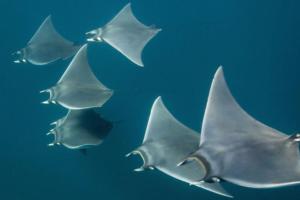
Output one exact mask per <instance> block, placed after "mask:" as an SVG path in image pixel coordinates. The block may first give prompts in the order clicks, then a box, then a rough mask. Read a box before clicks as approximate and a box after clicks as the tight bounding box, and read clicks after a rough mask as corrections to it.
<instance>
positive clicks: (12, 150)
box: [0, 0, 300, 200]
mask: <svg viewBox="0 0 300 200" xmlns="http://www.w3.org/2000/svg"><path fill="white" fill-rule="evenodd" d="M126 3H127V1H125V0H87V1H82V0H52V1H50V0H48V1H40V0H27V1H22V0H1V1H0V8H1V12H0V22H1V31H0V36H1V37H0V38H1V48H0V55H1V61H0V62H1V63H0V66H1V67H0V76H1V78H0V91H1V98H0V103H1V107H2V109H1V115H0V116H1V118H0V119H1V146H0V150H1V151H0V158H1V161H0V199H4V200H35V199H37V200H38V199H43V200H53V199H59V200H60V199H72V200H79V199H109V200H119V199H130V200H140V199H143V200H153V199H162V200H163V199H182V200H183V199H184V200H185V199H205V200H210V199H225V198H224V197H221V196H217V195H215V194H212V193H210V192H207V191H205V190H202V189H200V188H196V187H190V186H188V185H187V184H185V183H183V182H180V181H177V180H175V179H173V178H171V177H168V176H166V175H165V174H162V173H160V172H158V171H150V172H143V173H134V172H132V170H133V169H134V168H136V167H138V166H139V165H140V164H141V161H140V160H139V159H138V158H130V159H127V158H125V157H124V155H125V154H126V153H128V152H130V151H131V150H132V149H134V148H135V147H137V146H138V145H139V144H140V143H141V142H142V139H143V135H144V130H145V126H146V123H147V118H148V115H149V111H150V107H151V105H152V102H153V100H154V99H155V98H156V97H157V96H158V95H161V96H162V97H163V100H164V102H165V103H166V105H167V107H168V108H169V109H170V111H171V112H172V113H173V114H174V115H175V116H176V117H177V118H178V119H179V120H180V121H182V122H183V123H184V124H186V125H187V126H189V127H191V128H193V129H195V130H198V131H199V130H200V125H201V120H202V117H203V112H204V107H205V103H206V99H207V95H208V90H209V86H210V82H211V80H212V77H213V74H214V72H215V70H216V69H217V66H218V65H223V66H224V72H225V76H226V79H227V81H228V84H229V86H230V88H231V90H232V93H233V94H234V96H235V97H236V99H237V100H238V102H239V103H240V104H241V105H242V107H243V108H244V109H245V110H247V111H248V112H249V113H250V114H251V115H253V116H255V117H256V118H257V119H259V120H260V121H262V122H264V123H266V124H268V125H270V126H272V127H274V128H276V129H279V130H281V131H283V132H285V133H287V134H292V133H296V132H297V131H299V130H300V125H299V121H300V115H299V113H300V90H299V85H300V79H299V72H300V68H299V67H300V28H299V24H300V13H299V9H300V1H297V0H289V1H287V0H265V1H261V0H244V1H240V0H199V1H194V0H186V1H182V0H173V1H166V0H165V1H162V0H151V1H141V0H139V1H138V0H132V7H133V11H134V13H135V14H136V16H137V17H138V18H139V19H140V20H141V21H143V22H145V23H146V24H149V25H150V24H156V25H157V26H158V27H161V28H162V29H163V31H162V32H160V33H159V34H158V35H157V37H155V38H154V39H153V40H152V41H151V42H150V43H149V45H148V46H147V47H146V48H145V51H144V54H143V60H144V63H145V68H139V67H137V66H135V65H134V64H132V63H131V62H130V61H128V60H127V59H126V58H125V57H123V56H122V55H121V54H120V53H118V52H117V51H115V50H114V49H113V48H111V47H110V46H108V45H101V44H99V45H96V44H95V45H91V46H89V60H90V64H91V66H92V67H93V70H94V72H95V74H96V75H97V77H98V78H99V79H100V80H101V81H102V82H103V83H105V84H106V85H107V86H109V87H110V88H113V89H115V90H116V93H115V95H114V96H113V98H112V99H111V100H110V101H109V102H108V103H107V104H106V105H105V106H104V108H103V109H101V110H100V112H101V113H102V115H104V116H105V117H106V118H108V119H110V120H116V121H118V120H121V121H122V122H121V123H119V124H118V125H117V126H116V127H115V129H114V130H113V131H112V132H111V134H110V135H109V136H108V138H107V140H106V141H105V142H104V144H102V145H101V146H98V147H96V148H93V149H91V150H89V151H88V154H87V156H84V155H82V154H81V153H79V152H77V151H71V150H69V149H66V148H64V147H60V146H58V147H52V148H50V147H48V146H47V144H48V143H50V142H51V140H52V138H51V137H50V136H46V135H45V133H47V132H48V130H49V129H50V126H49V125H48V124H49V123H50V122H52V121H55V120H56V119H58V118H60V117H62V116H63V115H64V114H65V113H66V110H64V109H63V108H61V107H59V106H56V105H49V106H45V105H41V104H40V102H41V101H42V100H45V99H46V98H47V97H46V96H44V95H41V94H39V91H40V90H42V89H46V88H48V87H49V86H52V85H53V84H54V83H55V82H56V81H57V80H58V79H59V77H60V76H61V74H62V73H63V72H64V70H65V69H66V66H67V65H68V62H69V60H68V61H60V62H56V63H54V64H51V65H48V66H44V67H38V66H33V65H28V64H27V65H16V64H13V63H12V62H11V61H12V60H11V55H10V54H11V53H12V52H14V51H15V50H17V49H19V48H21V47H23V46H24V45H25V44H26V42H27V41H28V40H29V39H30V37H31V36H32V34H33V33H34V32H35V30H36V29H37V27H38V26H39V25H40V23H41V22H42V21H43V20H44V18H45V17H46V16H47V15H49V14H52V19H53V23H54V24H55V26H56V28H57V29H58V30H59V32H60V33H61V34H63V35H64V36H65V37H66V38H69V39H71V40H73V41H77V42H82V41H83V40H84V33H85V32H86V31H89V30H91V29H93V28H96V27H98V26H101V25H103V24H105V23H106V22H107V21H108V20H110V19H111V18H112V17H113V16H114V15H115V14H116V13H117V12H118V11H119V10H120V9H121V8H122V7H123V6H124V5H125V4H126ZM226 189H227V190H229V191H230V192H231V193H232V194H233V195H234V196H235V199H243V200H248V199H249V200H250V199H256V200H261V199H266V198H268V199H272V200H281V199H292V198H294V199H299V196H300V186H293V187H286V188H280V189H271V190H254V189H247V188H242V187H238V186H233V185H230V184H226Z"/></svg>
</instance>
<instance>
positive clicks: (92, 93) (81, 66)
mask: <svg viewBox="0 0 300 200" xmlns="http://www.w3.org/2000/svg"><path fill="white" fill-rule="evenodd" d="M41 92H49V93H50V98H49V99H48V100H47V101H44V102H43V103H44V104H49V103H58V104H60V105H62V106H63V107H65V108H67V109H73V110H77V109H85V108H94V107H101V106H102V105H103V104H104V103H105V102H106V101H107V100H108V99H110V97H111V96H112V95H113V91H112V90H111V89H109V88H107V87H106V86H105V85H103V84H102V83H101V82H100V81H99V80H98V79H97V78H96V76H95V75H94V74H93V72H92V70H91V68H90V66H89V64H88V60H87V45H84V46H83V47H82V48H81V49H80V50H79V51H78V53H77V54H76V56H75V57H74V58H73V60H72V62H71V63H70V65H69V66H68V68H67V70H66V71H65V73H64V74H63V76H62V77H61V78H60V80H59V81H58V83H57V84H56V85H55V86H53V87H52V88H50V89H47V90H43V91H41Z"/></svg>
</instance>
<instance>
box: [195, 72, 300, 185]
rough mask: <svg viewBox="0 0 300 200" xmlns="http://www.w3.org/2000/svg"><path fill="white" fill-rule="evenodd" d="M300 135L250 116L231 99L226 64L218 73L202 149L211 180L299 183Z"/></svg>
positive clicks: (266, 183)
mask: <svg viewBox="0 0 300 200" xmlns="http://www.w3.org/2000/svg"><path fill="white" fill-rule="evenodd" d="M298 142H299V135H298V134H297V135H294V136H288V135H285V134H283V133H281V132H279V131H277V130H275V129H272V128H270V127H268V126H266V125H264V124H262V123H261V122H259V121H257V120H255V119H254V118H252V117H251V116H249V115H248V114H247V113H246V112H245V111H244V110H242V108H241V107H240V106H239V105H238V104H237V102H236V101H235V100H234V98H233V97H232V95H231V93H230V91H229V89H228V87H227V84H226V82H225V79H224V76H223V71H222V68H219V69H218V71H217V72H216V74H215V77H214V80H213V83H212V86H211V90H210V94H209V98H208V103H207V108H206V111H205V116H204V120H203V124H202V133H201V140H200V148H199V150H198V151H197V152H196V153H195V154H194V156H197V157H198V160H201V159H203V158H204V159H205V160H206V163H208V164H207V165H206V167H207V168H208V170H207V171H208V173H207V175H206V179H207V180H211V178H212V177H219V178H221V179H223V180H226V181H229V182H232V183H235V184H238V185H241V186H245V187H252V188H271V187H280V186H286V185H292V184H298V183H299V182H300V159H299V158H300V157H299V146H298Z"/></svg>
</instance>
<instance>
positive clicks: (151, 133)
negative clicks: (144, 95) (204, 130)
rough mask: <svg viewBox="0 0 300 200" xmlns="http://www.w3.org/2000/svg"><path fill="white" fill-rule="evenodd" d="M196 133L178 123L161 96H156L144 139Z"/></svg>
mask: <svg viewBox="0 0 300 200" xmlns="http://www.w3.org/2000/svg"><path fill="white" fill-rule="evenodd" d="M195 134H198V133H197V132H195V131H193V130H192V129H190V128H188V127H186V126H185V125H183V124H182V123H180V122H179V121H178V120H177V119H175V117H173V115H172V114H171V113H170V112H169V111H168V109H167V108H166V107H165V105H164V103H163V101H162V99H161V97H158V98H157V99H156V100H155V102H154V104H153V106H152V109H151V114H150V117H149V121H148V125H147V129H146V133H145V137H144V141H143V142H146V141H155V140H160V139H163V138H169V139H170V140H172V139H173V138H175V139H178V137H179V138H184V136H185V135H192V136H194V135H195Z"/></svg>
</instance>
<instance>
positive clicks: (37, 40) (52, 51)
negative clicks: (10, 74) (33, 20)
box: [13, 16, 80, 65]
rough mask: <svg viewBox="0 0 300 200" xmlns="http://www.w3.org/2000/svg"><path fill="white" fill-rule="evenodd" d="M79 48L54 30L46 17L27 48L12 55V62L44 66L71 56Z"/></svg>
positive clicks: (49, 19)
mask: <svg viewBox="0 0 300 200" xmlns="http://www.w3.org/2000/svg"><path fill="white" fill-rule="evenodd" d="M79 48H80V46H79V45H74V43H73V42H70V41H68V40H66V39H65V38H63V37H62V36H61V35H60V34H59V33H58V32H57V31H56V30H55V28H54V26H53V24H52V20H51V16H48V17H47V18H46V19H45V20H44V22H43V23H42V25H41V26H40V27H39V29H38V30H37V31H36V33H35V34H34V35H33V37H32V38H31V40H30V41H29V42H28V43H27V46H26V47H25V48H23V49H21V50H19V51H17V52H16V53H14V54H13V55H14V56H15V57H16V60H15V61H14V62H15V63H26V62H30V63H31V64H34V65H46V64H49V63H51V62H54V61H56V60H59V59H67V58H68V57H71V56H73V55H74V54H75V53H76V52H77V51H78V49H79Z"/></svg>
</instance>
